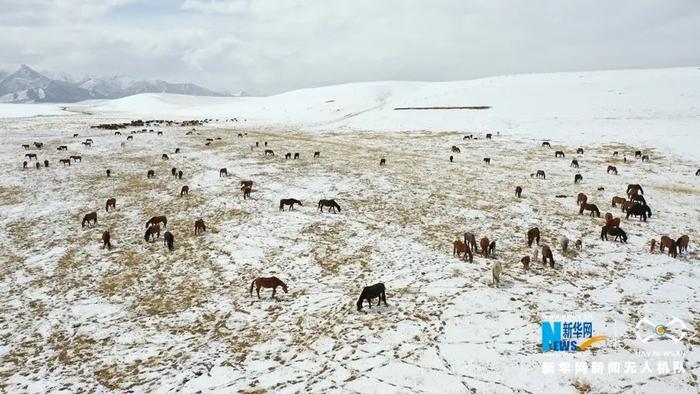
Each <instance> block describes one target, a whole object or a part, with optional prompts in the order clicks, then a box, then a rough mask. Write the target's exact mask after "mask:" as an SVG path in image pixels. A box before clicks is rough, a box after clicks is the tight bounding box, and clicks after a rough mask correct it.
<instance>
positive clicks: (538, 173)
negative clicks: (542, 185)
mask: <svg viewBox="0 0 700 394" xmlns="http://www.w3.org/2000/svg"><path fill="white" fill-rule="evenodd" d="M535 178H542V179H547V175H546V174H545V173H544V170H537V173H536V174H535Z"/></svg>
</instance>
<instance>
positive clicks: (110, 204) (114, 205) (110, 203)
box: [105, 197, 117, 212]
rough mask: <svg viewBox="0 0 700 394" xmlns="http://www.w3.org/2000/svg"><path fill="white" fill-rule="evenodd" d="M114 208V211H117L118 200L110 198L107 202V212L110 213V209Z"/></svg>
mask: <svg viewBox="0 0 700 394" xmlns="http://www.w3.org/2000/svg"><path fill="white" fill-rule="evenodd" d="M110 207H112V210H115V209H117V199H116V198H113V197H112V198H108V199H107V202H106V203H105V211H106V212H109V208H110Z"/></svg>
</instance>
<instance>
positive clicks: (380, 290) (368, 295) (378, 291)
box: [357, 283, 387, 311]
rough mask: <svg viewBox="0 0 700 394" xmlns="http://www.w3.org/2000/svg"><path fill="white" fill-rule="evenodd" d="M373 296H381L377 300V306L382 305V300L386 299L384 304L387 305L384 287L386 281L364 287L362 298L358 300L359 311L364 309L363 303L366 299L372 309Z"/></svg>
mask: <svg viewBox="0 0 700 394" xmlns="http://www.w3.org/2000/svg"><path fill="white" fill-rule="evenodd" d="M373 298H379V302H377V306H379V305H381V304H382V301H384V306H386V305H387V303H386V287H384V283H375V284H373V285H372V286H367V287H365V288H364V289H362V293H360V298H359V299H358V300H357V310H358V311H361V310H362V303H363V302H364V301H365V300H367V303H368V304H369V307H370V309H371V308H372V299H373Z"/></svg>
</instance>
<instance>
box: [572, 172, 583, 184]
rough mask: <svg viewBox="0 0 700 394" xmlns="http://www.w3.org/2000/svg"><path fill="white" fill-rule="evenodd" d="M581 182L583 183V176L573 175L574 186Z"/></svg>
mask: <svg viewBox="0 0 700 394" xmlns="http://www.w3.org/2000/svg"><path fill="white" fill-rule="evenodd" d="M581 181H583V175H581V174H576V175H574V184H577V183H579V182H581Z"/></svg>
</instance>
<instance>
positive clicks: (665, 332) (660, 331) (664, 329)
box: [635, 317, 686, 343]
mask: <svg viewBox="0 0 700 394" xmlns="http://www.w3.org/2000/svg"><path fill="white" fill-rule="evenodd" d="M645 325H646V326H649V327H652V329H653V332H652V333H651V334H649V335H647V336H642V335H644V334H648V333H649V329H648V328H643V326H645ZM672 326H678V327H677V328H676V330H674V331H673V332H674V333H677V332H680V334H676V335H674V334H672V333H671V329H670V328H671V327H672ZM635 328H636V329H637V331H636V332H635V335H636V336H637V339H639V340H640V341H642V342H645V343H646V342H649V341H651V340H652V339H654V338H659V337H666V338H669V339H671V340H672V341H673V342H680V341H681V340H683V338H685V335H686V333H685V330H686V326H685V323H684V322H683V320H681V319H679V318H677V317H674V318H673V319H671V320H670V321H669V322H667V323H665V324H654V323H652V322H651V321H649V319H647V318H646V317H645V318H643V319H642V320H640V321H639V322H638V323H637V325H636V326H635Z"/></svg>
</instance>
